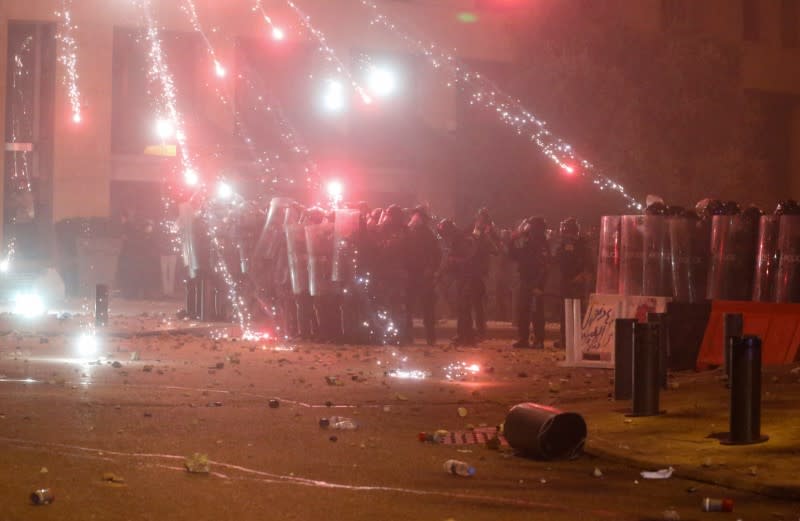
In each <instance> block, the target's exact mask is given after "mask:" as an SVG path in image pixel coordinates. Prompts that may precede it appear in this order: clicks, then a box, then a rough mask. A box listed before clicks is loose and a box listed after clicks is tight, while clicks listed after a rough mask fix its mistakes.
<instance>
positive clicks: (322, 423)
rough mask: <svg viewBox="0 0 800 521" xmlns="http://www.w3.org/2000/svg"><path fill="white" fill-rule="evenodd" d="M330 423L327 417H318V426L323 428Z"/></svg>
mask: <svg viewBox="0 0 800 521" xmlns="http://www.w3.org/2000/svg"><path fill="white" fill-rule="evenodd" d="M330 425H331V422H330V420H328V418H320V419H319V426H320V427H322V428H323V429H327V428H328V427H330Z"/></svg>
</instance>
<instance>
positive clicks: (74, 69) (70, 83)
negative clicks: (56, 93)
mask: <svg viewBox="0 0 800 521" xmlns="http://www.w3.org/2000/svg"><path fill="white" fill-rule="evenodd" d="M71 4H72V0H62V2H61V12H59V13H56V14H57V15H58V16H59V17H60V18H61V20H62V22H61V24H60V25H59V32H58V35H57V36H56V38H57V39H58V41H59V43H60V45H59V56H58V61H59V62H60V63H61V64H62V65H63V66H64V80H63V81H64V85H66V87H67V97H68V98H69V104H70V107H71V109H72V122H73V123H75V124H78V123H80V122H81V121H82V117H81V93H80V90H79V89H78V79H79V76H78V43H77V41H76V40H75V34H74V33H75V30H76V29H77V26H76V25H74V24H73V23H72V13H71V11H70V7H71Z"/></svg>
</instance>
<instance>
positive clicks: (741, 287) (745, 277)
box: [706, 215, 758, 300]
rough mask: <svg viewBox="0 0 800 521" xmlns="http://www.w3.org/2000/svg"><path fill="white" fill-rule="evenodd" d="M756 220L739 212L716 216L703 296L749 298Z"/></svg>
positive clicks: (756, 228)
mask: <svg viewBox="0 0 800 521" xmlns="http://www.w3.org/2000/svg"><path fill="white" fill-rule="evenodd" d="M757 241H758V222H757V221H754V220H752V219H748V218H747V217H745V216H742V215H715V216H714V219H713V221H712V222H711V260H710V264H709V270H708V284H707V286H708V290H707V292H706V296H707V297H708V298H709V299H712V300H750V298H751V297H752V292H753V273H754V272H755V265H756V243H757Z"/></svg>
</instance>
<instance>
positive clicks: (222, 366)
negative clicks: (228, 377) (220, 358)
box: [212, 362, 225, 369]
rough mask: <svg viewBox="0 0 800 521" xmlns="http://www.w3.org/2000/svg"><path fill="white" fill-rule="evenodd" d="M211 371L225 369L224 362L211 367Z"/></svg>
mask: <svg viewBox="0 0 800 521" xmlns="http://www.w3.org/2000/svg"><path fill="white" fill-rule="evenodd" d="M212 369H225V362H217V365H215V366H214V367H212Z"/></svg>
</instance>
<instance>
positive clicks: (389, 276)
mask: <svg viewBox="0 0 800 521" xmlns="http://www.w3.org/2000/svg"><path fill="white" fill-rule="evenodd" d="M377 236H378V242H377V259H376V260H377V264H376V267H375V272H376V274H377V278H378V280H377V289H378V301H379V303H380V304H382V307H383V308H384V309H385V310H386V311H387V312H388V322H387V323H386V324H385V325H384V328H385V330H384V333H383V336H384V339H383V341H384V342H385V341H392V342H394V341H398V342H401V343H402V342H405V341H407V339H408V335H409V333H407V332H406V331H405V326H406V324H405V320H406V310H405V306H406V295H405V293H406V288H407V285H408V283H407V279H408V272H407V259H408V228H407V227H406V223H405V217H404V215H403V210H402V209H401V208H400V207H399V206H396V205H392V206H390V207H389V208H387V209H386V212H384V215H383V221H382V222H381V224H380V225H379V227H378V234H377ZM392 328H394V330H392Z"/></svg>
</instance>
